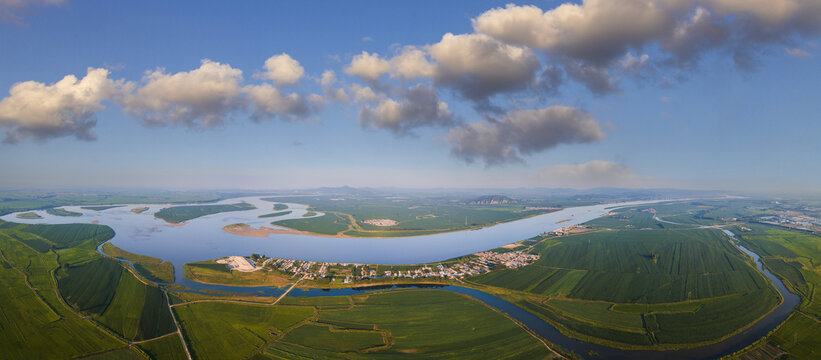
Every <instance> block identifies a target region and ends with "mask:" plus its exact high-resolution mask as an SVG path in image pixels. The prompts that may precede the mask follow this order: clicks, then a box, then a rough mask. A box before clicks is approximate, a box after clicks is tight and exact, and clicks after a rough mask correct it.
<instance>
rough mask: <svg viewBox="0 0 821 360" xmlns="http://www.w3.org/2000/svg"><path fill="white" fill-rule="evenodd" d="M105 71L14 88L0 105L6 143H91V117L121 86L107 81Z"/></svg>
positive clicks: (23, 83) (97, 70)
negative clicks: (62, 140) (66, 140)
mask: <svg viewBox="0 0 821 360" xmlns="http://www.w3.org/2000/svg"><path fill="white" fill-rule="evenodd" d="M108 75H109V72H108V70H106V69H99V68H88V71H87V73H86V76H85V77H83V78H82V79H77V77H76V76H74V75H66V76H65V77H64V78H63V79H62V80H60V81H58V82H56V83H54V84H50V85H47V84H44V83H40V82H36V81H25V82H20V83H17V84H14V85H13V86H12V87H11V89H10V90H9V96H8V97H6V98H4V99H3V100H1V101H0V127H2V128H3V130H4V131H5V134H6V141H7V142H17V141H19V140H22V139H25V138H29V137H34V138H37V139H47V138H52V137H61V136H69V135H74V136H75V137H76V138H78V139H81V140H92V139H94V134H93V133H92V132H91V129H92V128H93V127H94V126H95V125H96V124H97V119H96V117H95V113H96V112H97V111H99V110H101V109H103V105H102V102H103V101H104V100H107V99H110V98H112V97H114V96H116V95H117V93H118V92H119V87H120V86H121V85H122V83H121V82H115V81H113V80H111V79H109V78H108Z"/></svg>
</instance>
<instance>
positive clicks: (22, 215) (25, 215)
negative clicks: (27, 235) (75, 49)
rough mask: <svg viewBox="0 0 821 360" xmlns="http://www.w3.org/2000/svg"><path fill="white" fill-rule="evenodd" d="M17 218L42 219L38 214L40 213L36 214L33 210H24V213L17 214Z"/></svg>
mask: <svg viewBox="0 0 821 360" xmlns="http://www.w3.org/2000/svg"><path fill="white" fill-rule="evenodd" d="M17 218H18V219H29V220H32V219H42V218H43V217H42V216H40V215H37V214H36V213H33V212H25V213H20V214H17Z"/></svg>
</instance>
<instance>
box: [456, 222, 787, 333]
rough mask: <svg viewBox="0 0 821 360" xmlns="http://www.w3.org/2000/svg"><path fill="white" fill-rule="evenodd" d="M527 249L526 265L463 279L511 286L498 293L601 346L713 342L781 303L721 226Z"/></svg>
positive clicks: (580, 238) (620, 233)
mask: <svg viewBox="0 0 821 360" xmlns="http://www.w3.org/2000/svg"><path fill="white" fill-rule="evenodd" d="M533 251H534V252H538V253H539V254H540V255H541V257H540V258H539V260H537V261H536V262H535V263H534V264H532V265H529V266H525V267H521V268H517V269H506V270H497V271H492V272H490V273H485V274H481V275H478V276H474V277H471V278H468V281H470V282H475V283H478V284H484V285H491V286H496V287H501V288H507V289H511V290H515V291H517V292H513V293H511V292H504V291H499V292H500V296H502V297H505V298H507V299H508V300H509V301H511V302H513V303H516V304H517V305H519V306H520V307H522V308H524V309H526V310H528V311H531V312H533V313H534V314H537V315H538V316H540V317H542V318H543V319H545V320H546V321H549V322H551V323H553V324H554V325H556V326H558V327H559V328H560V329H562V330H563V331H565V332H566V333H568V334H569V335H572V336H576V337H580V338H583V339H586V340H590V341H594V342H599V343H602V344H611V345H615V346H620V347H638V348H656V347H660V348H668V349H669V348H677V347H682V346H686V344H693V343H699V342H706V341H716V340H719V339H721V338H722V337H724V336H728V335H731V334H732V333H734V332H735V331H737V330H738V329H739V328H742V327H744V326H746V325H748V324H751V323H752V322H753V321H755V320H756V319H758V318H759V317H760V316H762V315H763V314H766V313H767V312H768V311H769V310H770V309H772V308H774V307H775V306H776V305H777V304H778V302H779V298H778V295H777V293H776V292H775V290H774V289H772V288H771V287H770V286H769V283H768V282H767V280H766V279H765V278H764V277H763V276H762V275H761V274H760V273H758V272H757V270H756V269H755V268H754V267H753V265H752V262H751V261H750V260H748V259H747V258H746V257H745V256H744V255H743V254H742V253H741V252H740V251H738V250H737V249H736V248H735V247H733V246H732V245H731V244H730V242H729V240H728V238H727V237H726V235H724V234H723V233H721V232H720V231H719V230H714V229H694V228H689V229H665V230H661V229H658V230H617V231H599V232H591V233H584V234H578V235H570V236H562V237H554V238H547V239H546V240H545V241H543V242H541V243H539V244H537V245H536V246H535V247H534V249H533ZM793 276H794V275H793ZM699 329H701V330H699Z"/></svg>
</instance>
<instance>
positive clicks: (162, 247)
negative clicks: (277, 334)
mask: <svg viewBox="0 0 821 360" xmlns="http://www.w3.org/2000/svg"><path fill="white" fill-rule="evenodd" d="M243 201H244V202H246V203H249V204H252V205H254V206H256V207H257V208H256V209H253V210H243V211H232V212H224V213H218V214H213V215H207V216H202V217H198V218H196V219H192V220H189V221H186V222H185V224H184V225H178V226H174V225H170V224H168V223H166V222H165V221H163V220H161V219H158V218H155V217H154V213H156V212H157V211H159V210H160V209H162V208H165V207H168V206H178V205H179V204H175V205H169V204H161V205H157V204H153V205H151V204H145V205H142V204H140V205H134V204H130V205H124V206H120V207H116V208H112V209H108V210H103V211H93V210H87V209H83V208H82V207H81V206H65V207H63V208H64V209H66V210H68V211H74V212H78V213H81V214H83V215H82V216H55V215H50V214H48V213H46V212H45V210H36V211H33V212H34V213H36V214H37V215H40V216H41V217H42V219H20V218H18V217H17V214H18V213H13V214H8V215H5V216H3V217H0V219H3V220H5V221H10V222H17V223H26V224H66V223H91V222H98V223H100V224H103V225H108V226H110V227H111V228H112V229H114V232H115V234H116V235H114V238H113V239H111V241H110V242H111V243H112V244H114V245H116V246H117V247H119V248H121V249H123V250H126V251H130V252H133V253H136V254H143V255H148V256H153V257H156V258H160V259H163V260H166V261H171V262H172V263H173V264H174V266H175V268H176V276H177V281H181V280H182V274H183V271H182V264H185V263H189V262H194V261H202V260H210V259H216V258H220V257H224V256H229V255H243V256H247V255H251V254H252V253H257V254H264V255H267V256H269V257H278V258H287V259H295V260H306V261H323V262H340V263H360V264H418V263H428V262H434V261H440V260H446V259H450V258H454V257H458V256H463V255H467V254H472V253H475V252H478V251H484V250H488V249H493V248H496V247H499V246H501V245H505V244H509V243H512V242H515V241H519V240H524V239H528V238H531V237H533V236H536V235H538V234H540V233H542V232H546V231H553V230H556V229H558V228H560V227H563V226H568V225H574V224H581V223H584V222H587V221H590V220H593V219H595V218H598V217H600V216H602V215H604V214H606V213H607V212H608V209H613V208H616V207H623V206H630V205H639V204H646V203H651V202H657V201H636V202H626V203H614V204H606V205H593V206H581V207H573V208H567V209H563V210H559V211H556V212H552V213H548V214H543V215H537V216H533V217H530V218H526V219H522V220H517V221H511V222H507V223H503V224H498V225H494V226H488V227H485V228H481V229H477V230H468V231H457V232H451V233H444V234H436V235H424V236H412V237H396V238H334V237H323V236H311V235H300V234H271V235H269V236H268V237H248V236H240V235H233V234H229V233H227V232H225V231H223V230H222V227H223V226H225V225H230V224H236V223H245V224H248V225H250V226H253V227H259V226H268V227H273V228H276V226H272V225H271V224H270V223H271V222H272V221H279V220H285V219H293V218H302V215H303V214H305V212H306V205H302V204H290V203H289V204H287V205H288V210H291V211H292V213H290V214H288V215H285V216H281V217H276V218H262V219H260V218H258V216H259V215H265V214H270V213H273V212H275V211H274V210H273V204H274V203H272V202H269V201H265V200H262V197H243V198H233V199H226V200H222V201H220V202H218V203H216V204H235V203H238V202H243ZM139 207H148V208H149V209H148V210H147V211H144V212H142V213H140V214H135V213H133V212H132V211H131V209H135V208H139ZM321 215H322V214H318V215H317V216H321Z"/></svg>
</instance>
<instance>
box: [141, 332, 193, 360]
mask: <svg viewBox="0 0 821 360" xmlns="http://www.w3.org/2000/svg"><path fill="white" fill-rule="evenodd" d="M137 346H139V347H140V349H142V350H143V351H145V353H146V354H148V356H150V357H151V358H152V359H154V360H185V359H187V357H186V356H185V349H183V348H182V343H181V342H180V337H179V336H177V335H172V336H166V337H164V338H161V339H156V340H151V341H148V342H144V343H141V344H139V345H137Z"/></svg>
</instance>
